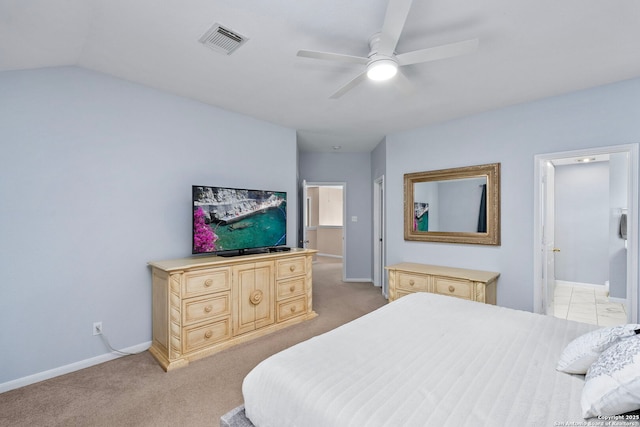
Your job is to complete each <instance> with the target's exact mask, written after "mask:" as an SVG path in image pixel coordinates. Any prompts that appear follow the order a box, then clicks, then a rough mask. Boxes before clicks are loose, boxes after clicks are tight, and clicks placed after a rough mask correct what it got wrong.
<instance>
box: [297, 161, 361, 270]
mask: <svg viewBox="0 0 640 427" xmlns="http://www.w3.org/2000/svg"><path fill="white" fill-rule="evenodd" d="M300 179H301V180H306V181H308V182H346V184H347V185H346V188H347V190H346V195H347V206H346V207H345V209H346V216H347V223H346V224H345V236H346V240H347V244H346V253H345V257H346V269H347V270H346V278H347V280H358V281H360V280H372V279H371V278H372V273H371V269H372V266H371V257H372V253H373V252H372V251H373V249H372V243H373V242H372V239H373V235H372V221H373V219H372V218H373V217H372V214H371V212H372V203H373V202H372V197H373V181H372V180H371V154H370V153H317V152H303V153H300ZM354 216H355V217H357V222H353V221H352V217H354Z"/></svg>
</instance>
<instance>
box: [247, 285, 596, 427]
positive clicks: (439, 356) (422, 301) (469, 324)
mask: <svg viewBox="0 0 640 427" xmlns="http://www.w3.org/2000/svg"><path fill="white" fill-rule="evenodd" d="M593 329H596V327H595V326H591V325H587V324H582V323H577V322H571V321H566V320H561V319H556V318H553V317H549V316H542V315H536V314H532V313H528V312H523V311H517V310H511V309H507V308H502V307H496V306H490V305H486V304H481V303H477V302H470V301H465V300H461V299H457V298H452V297H447V296H440V295H435V294H429V293H416V294H412V295H408V296H405V297H403V298H401V299H399V300H397V301H395V302H393V303H391V304H388V305H386V306H384V307H382V308H380V309H378V310H376V311H374V312H372V313H369V314H367V315H365V316H363V317H361V318H359V319H356V320H355V321H353V322H350V323H348V324H345V325H343V326H341V327H339V328H337V329H335V330H333V331H330V332H328V333H326V334H323V335H320V336H317V337H315V338H312V339H310V340H308V341H306V342H303V343H300V344H298V345H296V346H293V347H291V348H289V349H287V350H284V351H282V352H280V353H278V354H276V355H274V356H272V357H270V358H268V359H266V360H264V361H263V362H261V363H260V364H259V365H258V366H256V368H255V369H253V370H252V371H251V372H250V373H249V374H248V375H247V377H246V378H245V380H244V383H243V387H242V390H243V394H244V401H245V403H244V406H245V411H246V416H247V417H248V418H249V419H250V420H251V422H252V423H253V424H254V425H256V426H259V427H270V426H271V427H276V426H277V427H286V426H305V427H311V426H318V427H327V426H354V427H360V426H438V427H443V426H455V427H459V426H474V427H477V426H545V427H547V426H554V425H563V424H564V425H571V424H568V423H570V422H577V423H585V420H584V418H583V417H582V415H581V414H582V411H581V406H580V396H581V392H582V388H583V384H584V375H570V374H566V373H561V372H558V371H556V363H557V362H558V358H559V357H560V354H561V352H562V350H563V349H564V348H565V346H566V345H567V344H568V343H569V342H570V341H572V340H573V339H574V338H576V337H578V336H579V335H581V334H584V333H586V332H588V331H591V330H593ZM573 425H580V424H573Z"/></svg>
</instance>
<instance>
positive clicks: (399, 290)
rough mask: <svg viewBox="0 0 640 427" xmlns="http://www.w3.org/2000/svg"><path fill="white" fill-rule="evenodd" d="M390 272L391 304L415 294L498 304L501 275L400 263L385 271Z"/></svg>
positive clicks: (464, 269) (490, 272)
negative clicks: (497, 286) (434, 294)
mask: <svg viewBox="0 0 640 427" xmlns="http://www.w3.org/2000/svg"><path fill="white" fill-rule="evenodd" d="M385 269H387V271H388V272H389V301H390V302H391V301H394V300H396V299H398V298H400V297H402V296H405V295H407V294H410V293H413V292H433V293H436V294H440V295H448V296H452V297H457V298H464V299H467V300H471V301H478V302H483V303H487V304H495V303H496V284H497V281H498V277H500V273H496V272H493V271H483V270H470V269H466V268H456V267H444V266H439V265H427V264H418V263H412V262H401V263H399V264H394V265H390V266H388V267H385Z"/></svg>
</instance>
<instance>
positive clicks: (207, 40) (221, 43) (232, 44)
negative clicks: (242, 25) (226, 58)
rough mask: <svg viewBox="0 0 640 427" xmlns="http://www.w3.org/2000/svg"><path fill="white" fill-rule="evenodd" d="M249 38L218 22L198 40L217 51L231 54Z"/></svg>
mask: <svg viewBox="0 0 640 427" xmlns="http://www.w3.org/2000/svg"><path fill="white" fill-rule="evenodd" d="M247 40H249V39H248V38H246V37H245V36H243V35H240V34H238V33H236V32H235V31H232V30H230V29H228V28H225V27H223V26H222V25H220V24H218V23H216V24H213V27H211V28H209V30H208V31H207V32H206V33H204V34H203V35H202V37H200V39H199V40H198V41H199V42H200V43H202V44H203V45H205V46H207V47H208V48H210V49H213V50H215V51H216V52H220V53H224V54H226V55H230V54H231V53H232V52H233V51H235V50H236V49H237V48H239V47H240V46H241V45H243V44H244V43H245V42H246V41H247Z"/></svg>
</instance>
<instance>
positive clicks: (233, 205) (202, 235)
mask: <svg viewBox="0 0 640 427" xmlns="http://www.w3.org/2000/svg"><path fill="white" fill-rule="evenodd" d="M192 194H193V197H192V200H193V253H194V254H202V253H221V252H227V251H238V252H239V253H244V252H245V251H246V250H251V249H257V248H269V247H275V246H281V245H285V244H286V243H287V193H284V192H278V191H265V190H248V189H240V188H227V187H206V186H195V185H194V186H193V189H192Z"/></svg>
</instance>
